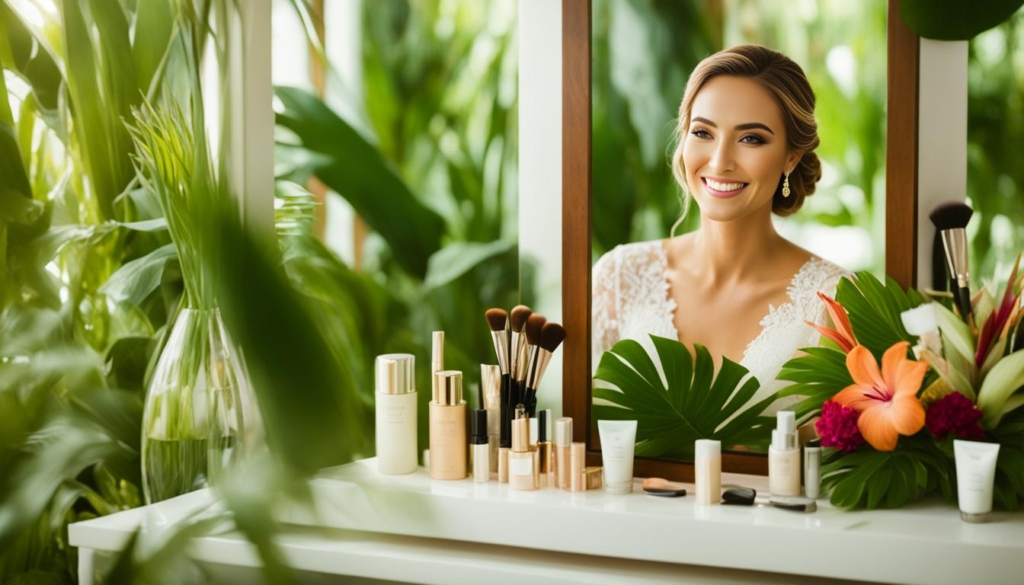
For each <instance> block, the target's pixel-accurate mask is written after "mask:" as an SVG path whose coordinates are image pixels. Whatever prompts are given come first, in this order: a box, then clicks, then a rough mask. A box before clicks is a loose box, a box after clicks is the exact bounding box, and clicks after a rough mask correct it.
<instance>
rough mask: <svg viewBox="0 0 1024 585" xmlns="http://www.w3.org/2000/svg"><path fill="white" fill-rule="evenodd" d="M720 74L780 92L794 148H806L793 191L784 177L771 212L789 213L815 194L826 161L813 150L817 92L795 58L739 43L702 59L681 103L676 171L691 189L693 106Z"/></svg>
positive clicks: (794, 174)
mask: <svg viewBox="0 0 1024 585" xmlns="http://www.w3.org/2000/svg"><path fill="white" fill-rule="evenodd" d="M719 75H732V76H736V77H746V78H749V79H752V80H754V81H756V82H757V83H759V84H760V85H761V87H763V88H765V89H766V90H768V92H769V93H770V94H772V96H774V97H775V101H776V103H778V104H779V109H780V110H782V119H783V121H784V123H785V125H786V142H787V146H788V147H789V148H790V149H792V150H798V151H801V152H803V156H802V157H801V158H800V162H799V163H797V165H796V168H795V169H793V171H792V173H791V174H790V175H789V188H790V196H789V197H783V196H782V177H781V176H780V177H779V187H777V188H776V190H775V196H774V197H773V198H772V211H774V212H775V213H776V214H778V215H782V216H785V215H789V214H791V213H793V212H795V211H796V210H798V209H800V206H801V205H803V203H804V198H805V197H809V196H810V195H811V194H812V193H814V184H815V183H817V182H818V180H819V179H821V162H820V161H819V160H818V155H816V154H814V149H815V148H817V147H818V143H819V140H818V123H817V121H815V119H814V101H815V98H814V91H813V90H812V89H811V84H810V83H808V81H807V76H806V75H804V71H803V69H801V68H800V66H799V65H797V64H796V63H794V62H793V60H792V59H790V58H789V57H787V56H785V55H783V54H782V53H779V52H778V51H773V50H771V49H769V48H766V47H762V46H759V45H740V46H738V47H733V48H731V49H726V50H724V51H719V52H717V53H715V54H714V55H711V56H710V57H708V58H706V59H704V60H703V61H701V62H700V63H699V64H698V65H697V68H696V69H694V70H693V73H692V74H691V75H690V79H689V81H687V83H686V91H685V93H684V94H683V101H682V103H681V104H680V105H679V122H678V124H677V126H676V131H675V139H676V147H675V150H674V152H673V153H672V174H673V175H675V178H676V181H677V182H678V183H679V185H680V186H681V187H682V188H683V191H684V192H686V173H685V171H684V169H683V139H684V138H685V137H686V132H687V131H688V129H689V127H690V110H691V108H692V107H693V99H694V97H695V96H696V95H697V92H698V91H700V89H701V88H702V87H704V84H705V83H707V82H708V81H709V80H710V79H712V78H713V77H717V76H719ZM688 207H689V197H688V196H687V198H686V200H685V201H684V204H683V215H684V216H685V215H686V209H687V208H688Z"/></svg>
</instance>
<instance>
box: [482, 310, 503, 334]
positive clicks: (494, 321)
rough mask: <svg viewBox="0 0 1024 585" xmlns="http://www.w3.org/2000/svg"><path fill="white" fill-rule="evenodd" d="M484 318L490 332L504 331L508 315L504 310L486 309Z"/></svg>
mask: <svg viewBox="0 0 1024 585" xmlns="http://www.w3.org/2000/svg"><path fill="white" fill-rule="evenodd" d="M484 318H485V319H487V326H488V327H490V328H491V331H504V330H505V321H507V320H508V313H506V312H505V309H498V308H494V309H487V311H486V312H485V313H484Z"/></svg>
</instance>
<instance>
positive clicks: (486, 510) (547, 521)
mask: <svg viewBox="0 0 1024 585" xmlns="http://www.w3.org/2000/svg"><path fill="white" fill-rule="evenodd" d="M766 479H767V478H764V477H759V476H740V475H734V474H723V483H725V484H730V483H731V484H741V485H745V486H748V487H753V488H755V489H758V491H759V492H761V491H762V490H764V491H767V490H766V489H765V488H766V487H767V486H766V483H767V481H766ZM639 483H640V481H639V480H635V482H634V492H633V493H631V494H626V495H614V494H609V493H606V492H604V491H590V492H583V493H571V492H564V491H559V490H554V489H543V490H539V491H535V492H517V491H514V490H510V489H509V488H508V485H507V484H498V483H496V482H490V483H484V484H476V483H473V482H472V480H469V479H466V480H460V481H437V480H431V479H430V478H429V477H428V475H427V474H426V472H425V471H424V470H423V469H420V470H419V471H417V472H416V473H413V474H409V475H406V476H383V475H380V474H378V473H377V471H376V461H375V460H373V459H368V460H364V461H358V462H355V463H352V464H349V465H345V466H342V467H337V468H334V469H330V470H327V471H325V472H324V473H323V474H321V477H320V478H318V479H315V480H314V481H313V490H314V494H315V499H316V501H317V503H318V506H317V514H316V516H317V518H315V519H314V518H312V517H304V515H303V514H301V513H295V514H293V515H291V516H290V517H289V518H288V520H289V521H290V522H294V523H310V524H313V523H316V524H320V525H324V526H330V527H336V528H349V529H353V528H357V529H359V530H367V531H372V532H384V533H390V534H403V535H409V536H424V537H433V538H446V539H453V540H466V541H472V542H480V543H491V544H503V545H508V546H517V547H526V548H536V549H544V550H550V551H563V552H569V553H580V554H589V555H599V556H604V557H617V558H624V559H634V560H647V561H660V562H667V563H681V564H692V565H705V566H713V567H728V568H733V569H747V570H755V571H769V572H775V573H786V574H796V575H815V576H823V577H833V578H840V579H862V580H868V581H882V582H887V581H895V582H901V583H922V584H933V583H954V584H962V583H968V582H970V583H982V582H991V583H1014V582H1016V583H1020V582H1024V514H1021V513H1015V514H1010V513H999V512H997V513H995V514H994V518H993V522H991V523H988V524H968V523H965V522H963V521H961V520H960V517H959V513H958V511H957V509H956V507H954V506H951V505H948V504H945V503H944V502H941V501H929V502H926V503H917V504H913V505H910V506H907V507H905V508H902V509H899V510H874V511H856V512H849V511H843V510H838V509H836V508H833V507H832V506H831V505H829V503H828V501H827V500H824V499H820V500H818V511H817V512H814V513H806V514H805V513H799V512H790V511H786V510H780V509H776V508H769V507H753V508H750V507H743V506H718V505H716V506H699V505H696V504H695V498H694V497H693V496H692V494H693V490H692V487H693V486H690V488H691V489H690V490H689V492H690V494H691V495H688V496H687V497H683V498H658V497H654V496H648V495H646V494H644V493H643V492H642V491H640V485H639Z"/></svg>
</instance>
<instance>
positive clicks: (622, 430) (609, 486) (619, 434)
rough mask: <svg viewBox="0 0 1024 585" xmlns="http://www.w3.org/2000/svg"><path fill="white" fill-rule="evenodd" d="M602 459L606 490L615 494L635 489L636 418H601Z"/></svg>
mask: <svg viewBox="0 0 1024 585" xmlns="http://www.w3.org/2000/svg"><path fill="white" fill-rule="evenodd" d="M597 430H598V432H599V433H600V434H601V461H602V463H603V464H604V490H605V491H606V492H611V493H613V494H626V493H629V492H631V491H633V449H634V448H635V446H636V421H635V420H599V421H597Z"/></svg>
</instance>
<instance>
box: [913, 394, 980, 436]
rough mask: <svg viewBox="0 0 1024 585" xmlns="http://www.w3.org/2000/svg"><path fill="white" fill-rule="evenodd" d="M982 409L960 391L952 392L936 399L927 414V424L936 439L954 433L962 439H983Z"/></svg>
mask: <svg viewBox="0 0 1024 585" xmlns="http://www.w3.org/2000/svg"><path fill="white" fill-rule="evenodd" d="M981 415H982V412H981V409H980V408H978V405H977V404H975V403H973V402H971V399H970V398H968V397H966V396H964V395H963V394H961V393H959V392H950V393H949V394H947V395H945V396H943V397H942V398H940V399H938V400H936V401H935V402H934V403H932V405H931V406H930V407H928V412H927V413H926V414H925V422H924V424H925V426H927V427H928V431H929V432H930V433H931V434H932V435H934V436H935V438H936V439H939V440H942V439H945V438H946V435H948V434H949V433H953V435H955V436H956V437H958V438H960V439H982V438H984V437H985V431H984V430H982V428H981V424H979V423H980V421H981Z"/></svg>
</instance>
